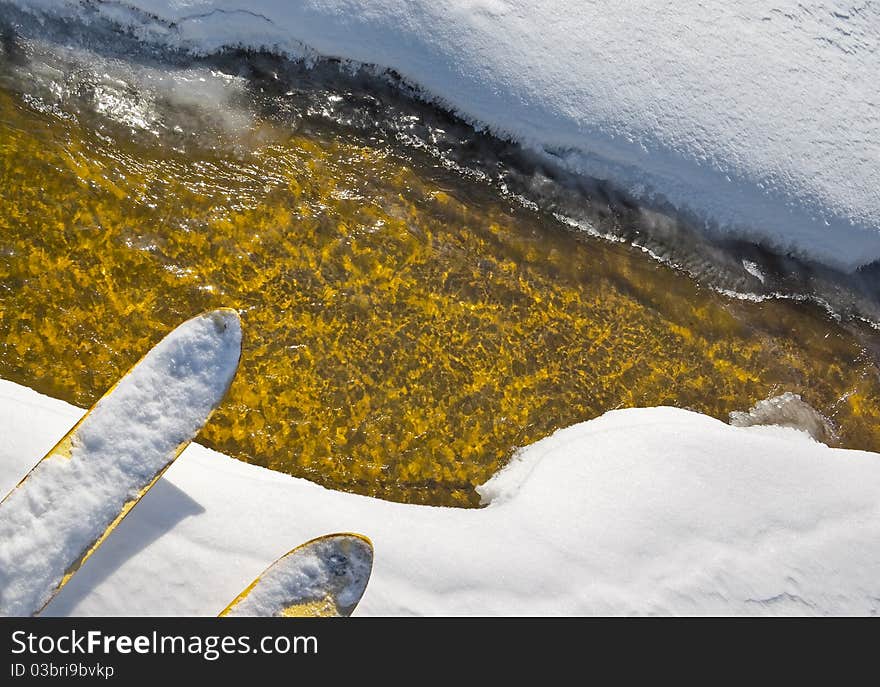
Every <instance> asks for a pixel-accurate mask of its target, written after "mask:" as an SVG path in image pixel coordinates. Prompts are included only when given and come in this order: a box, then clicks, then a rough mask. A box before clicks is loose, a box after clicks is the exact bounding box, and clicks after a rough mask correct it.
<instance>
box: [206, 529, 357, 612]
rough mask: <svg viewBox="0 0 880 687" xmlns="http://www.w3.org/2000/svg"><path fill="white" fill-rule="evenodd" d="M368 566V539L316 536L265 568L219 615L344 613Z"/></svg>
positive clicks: (350, 609)
mask: <svg viewBox="0 0 880 687" xmlns="http://www.w3.org/2000/svg"><path fill="white" fill-rule="evenodd" d="M372 569H373V543H372V542H371V541H370V540H369V539H368V538H367V537H365V536H364V535H362V534H355V533H352V532H341V533H337V534H328V535H325V536H323V537H318V538H316V539H312V540H310V541H307V542H306V543H305V544H302V545H300V546H297V547H296V548H295V549H293V550H291V551H289V552H288V553H286V554H285V555H284V556H282V557H281V558H279V559H278V560H277V561H275V562H274V563H273V564H272V565H270V566H269V567H268V568H266V570H264V571H263V572H262V573H261V574H260V576H259V577H257V579H255V580H254V581H253V582H251V584H250V585H248V586H247V588H245V590H244V591H243V592H242V593H241V594H239V595H238V596H237V597H236V598H235V599H234V600H233V601H232V603H231V604H229V606H227V607H226V608H225V609H224V610H223V611H222V612H221V613H220V616H221V617H222V616H263V617H341V616H348V615H351V613H352V612H353V611H354V609H355V607H356V606H357V604H358V602H359V601H360V600H361V597H363V595H364V592H365V591H366V588H367V583H368V582H369V579H370V574H371V572H372Z"/></svg>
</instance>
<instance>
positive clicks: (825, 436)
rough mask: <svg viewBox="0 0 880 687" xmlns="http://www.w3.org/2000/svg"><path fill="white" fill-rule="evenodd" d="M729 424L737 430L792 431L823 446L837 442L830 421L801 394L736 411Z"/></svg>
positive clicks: (772, 398) (768, 399)
mask: <svg viewBox="0 0 880 687" xmlns="http://www.w3.org/2000/svg"><path fill="white" fill-rule="evenodd" d="M730 424H731V425H733V426H734V427H752V426H753V425H779V426H781V427H793V428H794V429H799V430H801V431H803V432H806V433H807V434H809V435H810V436H811V437H813V439H815V440H816V441H821V442H822V443H823V444H833V443H835V442H836V441H837V434H836V433H835V431H834V426H833V424H832V423H831V420H829V419H828V418H827V417H825V416H824V415H823V414H822V413H820V412H819V411H818V410H816V409H815V408H813V406H811V405H810V404H809V403H807V402H806V401H804V400H803V399H802V398H801V397H800V394H793V393H791V392H790V391H786V392H785V393H784V394H781V395H779V396H772V397H770V398H767V399H764V400H763V401H758V402H757V403H756V404H755V405H754V406H752V407H751V408H750V409H749V410H748V411H742V410H734V411H733V412H732V413H730Z"/></svg>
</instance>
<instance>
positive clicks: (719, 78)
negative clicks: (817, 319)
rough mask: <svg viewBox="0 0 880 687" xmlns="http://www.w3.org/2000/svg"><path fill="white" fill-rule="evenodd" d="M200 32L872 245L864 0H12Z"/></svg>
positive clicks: (744, 224) (862, 251) (754, 220)
mask: <svg viewBox="0 0 880 687" xmlns="http://www.w3.org/2000/svg"><path fill="white" fill-rule="evenodd" d="M16 4H18V5H19V6H22V7H24V8H27V9H29V10H33V11H37V10H45V11H52V12H76V13H78V14H79V15H81V16H83V17H86V18H87V19H88V18H94V17H104V18H108V19H112V20H113V21H115V22H118V23H120V24H122V25H124V26H126V27H130V28H132V29H133V30H134V31H136V32H137V33H138V34H139V35H140V36H141V37H143V38H144V39H149V40H154V41H155V40H158V41H163V42H167V43H169V44H171V45H173V46H175V47H183V48H187V49H191V50H195V51H200V52H210V51H214V50H217V49H219V48H221V47H223V46H228V45H245V46H252V47H258V48H268V49H271V50H276V51H279V52H282V53H287V54H289V55H292V56H294V57H303V56H305V57H307V58H309V59H314V58H315V57H316V56H319V55H320V56H329V57H338V58H342V59H345V60H352V61H354V62H359V63H369V64H376V65H379V66H380V67H385V68H391V69H394V70H395V71H396V72H398V73H399V74H401V75H402V76H403V77H405V79H407V80H408V81H409V82H411V83H412V84H415V85H416V86H417V87H418V88H420V89H421V90H422V92H423V94H424V95H425V96H426V97H428V98H433V99H435V100H437V101H438V102H439V103H440V104H442V105H444V106H446V107H448V108H450V109H452V110H453V111H455V112H457V113H458V114H460V115H462V116H463V117H464V118H465V119H468V120H470V121H471V122H473V123H475V124H476V125H477V126H478V127H488V128H491V129H492V130H493V131H494V132H496V133H498V134H500V135H502V136H507V137H510V138H513V139H515V140H517V141H519V142H521V143H522V144H524V145H525V146H527V147H530V148H534V149H535V150H538V151H541V154H543V155H546V156H547V157H548V158H550V159H552V160H553V161H555V162H557V163H560V164H561V165H562V166H564V167H566V168H568V169H570V170H572V171H575V172H578V173H584V174H587V175H590V176H593V177H597V178H600V179H609V180H611V181H613V182H614V183H615V184H616V185H617V186H618V187H620V188H622V189H624V190H627V191H629V192H630V193H631V194H633V195H634V196H635V197H636V198H639V199H641V200H642V201H644V202H646V203H652V202H655V203H657V204H659V207H665V204H666V203H669V204H671V206H672V207H674V208H676V209H677V210H678V211H679V212H680V213H683V214H684V215H685V216H692V217H693V218H694V219H695V220H696V221H697V223H698V224H704V225H705V226H706V227H707V228H708V229H709V230H710V231H717V232H719V233H720V234H723V235H732V236H735V237H739V238H746V239H750V240H757V241H761V242H763V243H765V244H766V245H768V246H769V247H772V248H774V249H776V250H779V251H782V252H791V253H794V254H796V255H799V256H801V257H807V258H811V259H815V260H818V261H821V262H824V263H826V264H828V265H831V266H833V267H837V268H842V269H846V270H853V269H855V268H856V267H858V266H860V265H864V264H867V263H870V262H872V261H874V260H877V259H878V258H880V100H878V99H877V87H876V80H877V74H878V73H880V6H878V5H876V4H873V3H864V4H862V5H853V4H852V3H849V2H845V1H844V0H818V1H815V2H810V3H802V2H796V1H795V0H774V1H773V2H766V1H764V0H743V1H742V2H737V3H730V2H722V1H721V0H712V1H711V2H703V3H697V4H692V5H683V4H682V3H677V2H671V1H670V0H633V1H632V2H628V3H626V4H624V5H621V4H620V3H613V2H609V1H608V0H592V1H587V2H584V1H581V0H577V1H575V0H543V1H541V2H527V1H526V0H479V1H477V2H474V1H472V0H450V1H449V2H445V3H434V2H429V0H408V1H407V2H403V1H402V0H302V1H301V2H295V3H290V2H283V1H282V0H251V1H250V2H248V3H242V2H241V1H240V0H129V1H128V2H126V3H117V2H101V1H96V2H89V3H80V2H75V1H74V0H62V1H57V0H55V1H51V2H50V1H49V0H16Z"/></svg>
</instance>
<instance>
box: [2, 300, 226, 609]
mask: <svg viewBox="0 0 880 687" xmlns="http://www.w3.org/2000/svg"><path fill="white" fill-rule="evenodd" d="M240 351H241V326H240V322H239V318H238V315H237V313H235V312H234V311H232V310H216V311H213V312H209V313H206V314H203V315H200V316H198V317H195V318H193V319H191V320H189V321H187V322H185V323H184V324H182V325H180V326H179V327H177V328H176V329H175V330H174V331H172V332H171V333H170V334H168V335H167V336H166V337H165V338H164V339H162V341H160V342H159V343H158V344H157V345H156V346H155V347H154V348H153V349H152V350H151V351H150V352H149V353H148V354H147V355H146V356H145V357H144V358H143V359H142V360H141V361H140V362H139V363H138V364H137V365H136V366H135V367H133V368H132V370H131V371H130V372H129V373H128V374H127V375H126V376H124V377H123V378H122V380H121V381H120V382H119V383H118V384H117V385H116V387H115V388H114V389H113V390H112V393H109V394H107V395H105V396H103V397H102V398H101V400H99V401H98V403H97V404H95V406H94V408H93V409H92V411H91V413H90V414H89V415H88V416H87V417H86V418H85V419H84V420H83V421H82V423H81V424H79V425H78V426H77V427H76V431H75V432H74V433H73V434H72V436H71V441H69V442H68V441H64V442H62V443H60V444H59V445H58V446H56V447H55V450H54V451H53V453H52V455H51V456H49V457H47V458H46V459H45V460H42V461H40V462H39V463H38V464H37V465H36V466H35V467H34V468H33V470H32V471H31V472H30V473H29V474H28V475H27V479H26V480H25V481H24V482H22V483H21V484H19V485H18V486H16V487H15V488H14V489H13V491H11V492H10V493H9V494H8V496H7V497H6V498H5V499H4V500H3V501H2V503H0V615H31V614H33V613H35V612H37V611H39V610H40V609H41V608H42V607H43V605H44V604H45V603H46V602H47V601H48V600H49V599H50V598H51V595H52V593H53V591H54V590H55V589H56V588H57V586H58V584H59V583H60V582H61V580H62V578H63V577H64V575H65V573H66V572H67V571H68V570H69V569H71V568H72V567H75V565H76V564H77V562H78V561H79V559H80V558H81V556H82V555H83V554H85V553H86V552H88V551H89V549H90V548H91V547H92V545H93V544H94V543H95V542H96V541H98V540H99V538H100V537H101V536H102V535H103V534H104V532H105V531H106V529H107V528H108V527H109V526H110V524H111V523H112V522H113V521H114V520H115V519H116V517H117V515H119V513H120V512H122V509H123V507H124V505H125V504H126V503H127V502H128V501H130V500H131V499H133V498H136V496H137V495H138V494H139V493H140V492H141V491H142V490H143V489H144V488H145V487H146V486H147V485H148V484H149V483H150V482H151V481H152V480H153V479H154V478H155V476H156V475H157V474H158V473H160V472H161V471H162V470H163V469H164V468H165V466H166V465H167V464H168V463H169V462H170V461H171V460H173V459H174V457H175V456H176V454H177V451H178V449H179V447H180V446H181V444H183V443H185V442H188V441H190V440H191V439H192V438H193V437H194V436H195V435H196V433H197V432H198V431H199V430H200V429H201V427H202V425H203V424H204V423H205V421H206V420H207V418H208V417H209V416H210V414H211V413H212V412H213V410H214V409H215V408H216V407H217V405H218V404H219V402H220V400H221V399H222V398H223V396H224V395H225V393H226V390H227V388H228V387H229V384H230V383H231V382H232V378H233V376H234V375H235V371H236V369H237V368H238V358H239V354H240ZM32 409H33V406H31V408H29V409H28V410H29V411H30V410H32ZM36 415H37V416H39V413H38V412H37V413H36ZM11 417H12V418H15V419H16V420H17V422H18V427H28V428H29V431H30V432H31V433H32V434H34V435H41V434H43V431H42V427H41V425H40V423H39V422H37V423H34V422H33V420H32V418H31V416H30V412H27V413H26V414H25V415H24V416H19V415H18V414H17V412H16V413H13V414H11ZM15 431H17V427H9V428H6V429H5V431H4V433H3V436H4V437H9V436H10V435H11V434H14V433H15ZM64 434H65V432H64V431H62V432H58V433H56V435H55V438H56V440H57V439H60V438H61V436H62V435H64ZM3 443H4V444H8V443H9V441H8V439H4V441H3ZM12 446H15V444H14V442H13V444H12ZM45 448H46V449H48V448H49V447H45ZM19 455H20V454H19ZM42 455H43V453H41V452H40V451H36V452H34V451H26V452H25V453H24V456H26V459H27V460H28V461H30V463H31V465H33V464H34V463H35V462H36V461H38V460H39V459H40V458H41V457H42ZM5 466H6V462H5V461H4V467H5ZM28 467H30V465H29V466H28ZM24 476H25V475H24V474H21V475H19V476H18V477H19V478H22V477H24ZM8 486H9V487H13V486H15V485H14V484H10V485H8ZM3 493H5V490H3Z"/></svg>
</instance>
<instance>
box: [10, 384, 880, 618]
mask: <svg viewBox="0 0 880 687" xmlns="http://www.w3.org/2000/svg"><path fill="white" fill-rule="evenodd" d="M81 413H82V411H81V410H78V409H76V408H74V407H72V406H70V405H68V404H66V403H63V402H61V401H57V400H53V399H50V398H47V397H45V396H41V395H39V394H37V393H36V392H34V391H32V390H30V389H27V388H25V387H22V386H18V385H16V384H12V383H10V382H0V491H3V490H5V489H9V488H12V487H13V486H14V485H15V483H16V482H17V480H18V479H20V478H21V477H22V476H23V475H24V474H25V473H26V471H27V470H28V468H29V467H30V466H31V465H32V464H33V462H34V460H35V459H36V458H37V457H39V456H40V455H42V454H43V453H44V452H45V451H47V450H48V449H49V448H51V446H52V444H53V443H54V442H55V441H56V440H57V439H58V437H60V436H62V435H63V434H64V432H65V431H66V430H67V429H68V428H69V427H70V425H71V424H72V423H73V422H75V421H76V419H77V418H78V417H79V416H80V415H81ZM481 491H482V494H483V495H484V497H485V499H486V500H487V501H488V502H489V505H488V507H486V508H484V509H480V510H461V509H454V508H431V507H424V506H409V505H401V504H396V503H389V502H385V501H380V500H376V499H371V498H367V497H363V496H356V495H352V494H346V493H341V492H335V491H330V490H327V489H324V488H322V487H319V486H317V485H315V484H312V483H310V482H307V481H305V480H301V479H295V478H293V477H289V476H287V475H283V474H281V473H277V472H272V471H269V470H265V469H262V468H258V467H254V466H251V465H247V464H245V463H242V462H239V461H236V460H233V459H231V458H228V457H226V456H224V455H222V454H219V453H216V452H214V451H210V450H208V449H206V448H204V447H202V446H199V445H196V444H193V445H191V446H190V447H189V448H188V449H187V450H186V451H185V452H184V453H183V455H182V456H181V457H180V458H179V459H178V460H177V461H176V462H175V463H174V464H173V465H172V467H171V468H170V469H169V470H168V472H167V473H166V474H165V476H164V477H163V478H162V480H160V481H159V483H158V484H157V485H156V486H155V487H154V488H153V489H152V490H151V491H150V492H149V493H148V494H147V496H145V497H144V499H143V500H142V501H141V503H140V504H139V505H138V506H137V507H136V508H135V509H134V510H133V511H132V513H131V514H130V515H129V517H128V518H126V520H125V521H123V522H122V524H121V525H120V526H119V527H118V528H117V529H116V530H115V531H114V533H113V534H112V535H111V536H110V537H109V538H108V539H107V541H106V542H105V543H104V545H103V546H102V547H101V548H100V549H99V550H98V551H97V553H95V554H94V555H93V556H92V557H91V558H90V559H89V560H88V562H87V563H86V564H85V565H84V566H83V568H82V569H81V570H80V572H79V573H77V575H76V576H75V577H74V578H73V580H71V582H70V583H69V584H68V585H67V586H66V587H65V588H64V589H63V590H62V592H61V593H60V594H59V595H58V596H57V597H56V598H55V600H54V601H53V602H52V603H51V604H50V605H49V607H48V608H47V613H50V614H83V615H89V614H97V615H127V614H164V615H176V614H196V615H215V614H217V613H218V612H220V611H221V610H222V609H223V608H225V607H226V605H227V604H229V603H230V601H231V600H232V599H234V598H235V597H236V595H237V594H239V592H241V590H242V589H244V588H245V587H246V586H247V585H248V584H249V583H250V582H251V581H252V580H253V579H254V578H255V577H257V575H259V573H260V572H261V571H262V570H264V569H265V568H266V567H267V566H268V565H269V564H270V563H271V562H272V561H273V560H275V559H276V558H277V557H278V556H279V555H281V554H283V553H284V552H286V551H288V550H290V549H291V548H293V547H294V546H296V545H298V544H301V543H302V542H305V541H307V540H309V539H311V538H313V537H316V536H318V535H322V534H327V533H330V532H339V531H349V532H352V531H353V532H362V533H363V534H365V535H367V536H369V537H370V539H371V540H372V541H373V545H374V547H375V563H374V567H373V575H372V579H371V580H370V583H369V585H368V587H367V590H366V593H365V595H364V598H363V601H362V602H361V604H360V606H359V607H358V609H357V610H356V611H355V613H356V614H363V615H392V614H597V613H614V614H618V613H621V614H628V613H685V614H694V613H724V614H728V613H730V614H765V613H766V614H779V613H807V614H839V613H845V614H870V613H877V612H880V456H878V455H877V454H873V453H866V452H860V451H846V450H839V449H830V448H828V447H826V446H824V445H822V444H819V443H817V442H815V441H813V440H812V439H810V438H809V437H808V436H807V435H806V434H804V433H801V432H799V431H797V430H794V429H789V428H776V427H750V428H737V427H730V426H728V425H725V424H724V423H722V422H719V421H717V420H714V419H711V418H708V417H706V416H703V415H698V414H696V413H692V412H688V411H684V410H675V409H671V408H654V409H634V410H623V411H614V412H611V413H608V414H606V415H603V416H602V417H600V418H598V419H595V420H592V421H590V422H585V423H583V424H580V425H576V426H574V427H570V428H568V429H565V430H562V431H559V432H557V433H556V434H554V435H553V436H551V437H549V438H547V439H545V440H543V441H539V442H538V443H536V444H534V445H532V446H529V447H527V448H525V449H523V450H522V451H521V452H520V453H519V455H518V457H517V458H516V459H515V460H514V461H513V463H512V464H511V465H509V466H508V467H507V468H506V469H504V470H503V471H502V472H501V473H499V474H498V475H497V476H496V477H495V478H493V479H492V480H491V481H490V482H489V483H488V484H486V485H485V486H484V487H483V488H482V490H481ZM46 526H47V527H48V523H47V524H46ZM0 546H3V547H8V546H9V539H8V537H7V536H4V537H2V538H0ZM3 555H4V556H5V558H4V564H3V565H4V566H7V565H10V564H11V563H14V562H15V559H14V557H10V555H9V553H4V554H3ZM5 569H6V568H5V567H4V570H5Z"/></svg>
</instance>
